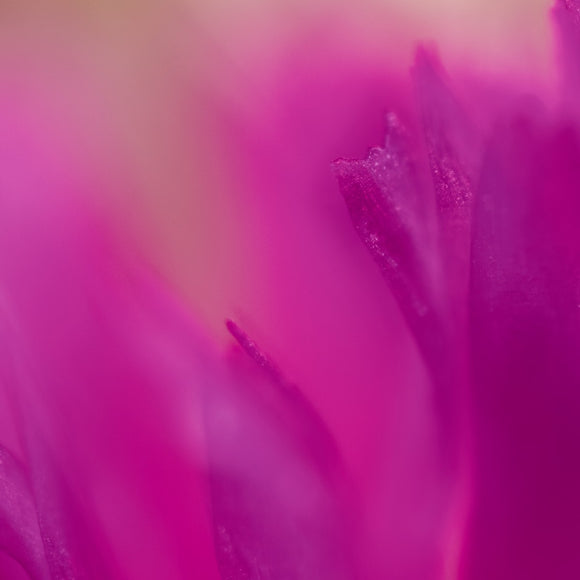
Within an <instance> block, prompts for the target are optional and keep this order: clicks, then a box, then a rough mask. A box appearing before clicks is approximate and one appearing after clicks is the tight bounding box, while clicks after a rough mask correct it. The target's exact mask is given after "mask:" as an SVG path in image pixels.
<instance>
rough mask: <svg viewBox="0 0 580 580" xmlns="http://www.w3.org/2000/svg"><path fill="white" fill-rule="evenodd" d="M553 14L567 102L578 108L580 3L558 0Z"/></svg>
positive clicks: (576, 0) (579, 89)
mask: <svg viewBox="0 0 580 580" xmlns="http://www.w3.org/2000/svg"><path fill="white" fill-rule="evenodd" d="M553 16H554V20H555V23H556V26H557V32H558V35H557V40H558V43H559V49H560V59H561V65H562V71H561V72H562V88H563V91H564V95H563V96H564V99H565V101H566V104H567V105H568V106H570V107H572V108H576V109H578V99H577V96H578V94H579V91H580V3H579V2H578V0H556V3H555V5H554V9H553Z"/></svg>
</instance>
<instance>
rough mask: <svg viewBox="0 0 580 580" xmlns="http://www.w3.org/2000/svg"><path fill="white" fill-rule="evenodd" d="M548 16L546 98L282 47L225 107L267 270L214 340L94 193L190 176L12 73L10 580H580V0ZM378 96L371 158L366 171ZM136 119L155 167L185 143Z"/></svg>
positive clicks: (252, 239)
mask: <svg viewBox="0 0 580 580" xmlns="http://www.w3.org/2000/svg"><path fill="white" fill-rule="evenodd" d="M554 14H555V21H556V23H557V25H558V29H557V30H558V38H559V41H560V62H561V63H562V69H563V74H562V78H563V82H562V86H561V88H560V89H558V90H559V93H558V96H557V98H553V97H552V96H549V95H550V94H551V92H550V87H545V86H543V85H541V84H539V83H538V86H536V87H535V88H536V89H537V91H536V92H537V93H538V94H539V95H540V96H532V97H530V96H522V95H520V92H521V91H520V87H519V85H518V83H517V82H513V83H509V84H508V83H505V82H504V83H499V82H495V81H492V80H486V79H483V80H482V79H480V80H477V81H474V80H473V77H471V79H470V78H466V77H462V78H448V76H447V74H446V73H445V71H444V70H443V67H442V65H441V64H440V63H439V61H438V58H437V57H436V56H435V55H434V53H433V51H432V50H427V49H419V50H418V52H417V55H416V59H415V64H414V66H413V69H412V71H411V79H412V82H411V85H410V86H409V85H408V84H407V82H406V81H405V78H404V75H401V74H400V73H395V72H393V73H392V74H391V75H388V74H387V72H388V69H387V67H386V65H385V62H384V59H383V58H382V57H381V56H380V55H377V54H376V53H374V52H372V51H371V53H370V54H362V52H361V53H359V52H357V50H356V49H352V47H348V46H347V47H344V46H343V44H342V42H340V41H341V40H342V39H343V38H342V33H340V32H339V33H338V37H339V38H338V42H337V39H336V38H334V37H333V35H332V33H328V36H326V37H321V35H320V31H315V32H314V33H313V34H312V35H308V34H306V35H305V36H304V37H302V38H300V39H299V42H296V44H291V45H290V48H289V49H288V51H287V53H285V52H284V51H281V55H282V56H281V55H278V56H277V57H276V58H273V59H272V62H273V64H272V62H270V63H269V62H268V61H267V59H266V58H265V59H264V62H262V63H261V64H262V66H263V69H260V70H259V72H257V73H256V75H255V77H253V78H251V79H247V78H246V79H244V80H245V81H246V84H245V85H244V84H243V83H241V90H245V88H246V87H247V86H251V87H252V91H251V92H252V99H251V100H250V101H248V102H246V101H244V99H243V98H241V99H240V100H239V101H238V100H236V101H235V103H234V102H232V101H231V100H230V98H231V97H230V93H229V90H228V91H225V92H223V93H219V91H218V94H217V96H216V95H212V97H213V98H212V99H210V100H211V103H210V104H208V105H207V111H208V112H211V113H212V119H213V121H212V124H211V126H212V127H213V129H214V130H215V133H216V135H217V137H216V141H217V142H219V143H220V146H219V147H221V152H222V154H223V155H224V157H225V158H227V159H228V168H229V172H230V177H231V181H227V183H228V184H229V185H231V187H232V191H231V192H230V196H231V197H230V198H229V199H230V200H231V203H232V204H237V207H239V208H241V209H240V221H242V222H243V223H241V224H238V225H237V228H238V229H236V230H235V232H236V234H239V233H244V232H245V233H246V234H247V239H246V240H245V241H244V242H243V245H244V248H246V249H249V250H253V251H249V253H248V255H247V256H245V259H246V260H247V263H245V264H244V268H247V270H248V272H250V273H251V275H252V276H253V275H255V276H256V277H257V280H256V281H254V280H253V279H252V280H251V281H248V280H246V279H244V277H243V276H242V275H241V274H243V273H244V268H240V269H239V270H238V272H240V276H239V278H240V279H239V284H240V286H241V287H243V289H242V290H240V291H239V293H237V291H230V294H227V295H228V296H229V298H228V299H227V300H226V299H225V298H224V297H223V296H219V297H217V298H215V301H211V300H209V299H208V301H210V302H211V306H208V307H207V308H205V309H204V304H198V305H197V307H198V312H200V311H204V310H205V312H206V317H207V312H208V311H213V310H214V309H215V307H216V304H220V303H221V304H223V303H225V302H227V301H228V300H229V301H230V302H231V307H230V310H229V311H225V312H220V316H222V318H228V317H232V318H235V319H236V320H237V321H239V322H232V321H229V320H228V322H227V323H226V325H227V329H228V330H229V333H230V335H229V337H228V338H227V344H228V353H227V354H223V353H222V352H221V351H222V349H221V347H220V346H219V340H218V338H216V337H215V336H213V335H212V333H210V332H209V331H207V328H206V327H204V325H203V323H202V320H203V318H202V316H200V315H199V313H197V314H196V315H192V313H191V311H192V310H193V309H192V307H191V304H190V302H188V300H187V299H185V298H183V295H182V294H180V293H179V292H178V291H177V290H176V289H175V278H173V279H172V281H171V275H170V269H169V268H168V269H166V270H163V269H162V268H160V267H159V261H157V264H156V265H157V267H152V266H151V263H152V262H153V263H155V262H156V260H155V258H152V257H151V255H149V256H148V257H147V254H148V252H151V245H153V246H154V245H155V244H154V243H151V245H147V244H143V243H141V244H138V243H136V242H135V238H137V239H141V240H142V239H143V238H147V235H143V233H142V232H141V231H140V227H142V226H143V223H145V222H146V221H147V220H146V219H144V220H143V223H142V222H140V221H139V220H136V221H137V222H138V223H137V226H136V227H135V223H134V222H133V221H132V219H131V218H130V217H127V215H126V214H125V213H123V211H121V210H122V208H124V207H126V206H125V205H124V204H123V203H121V204H120V205H114V206H113V207H115V210H116V211H112V210H111V207H112V206H111V203H112V202H111V201H110V200H109V199H107V195H110V194H111V190H113V191H116V190H117V189H123V188H124V187H126V188H127V189H129V190H131V189H132V188H138V187H139V185H141V186H143V182H144V181H146V180H143V181H140V180H139V179H138V178H136V175H137V177H140V176H141V172H143V174H144V175H147V176H149V177H151V179H152V180H153V181H154V182H155V183H157V182H156V181H155V179H158V180H159V182H161V183H167V187H168V189H169V190H171V191H178V192H181V191H182V189H181V188H185V189H187V186H188V185H189V184H190V181H188V179H189V177H188V173H187V171H186V169H184V167H183V166H182V165H181V164H180V163H179V159H178V160H177V161H176V160H175V159H174V156H172V155H170V156H169V157H171V159H170V161H167V162H166V163H167V165H164V163H165V162H162V161H158V160H157V158H156V157H155V156H154V155H153V156H151V157H148V156H147V155H145V154H143V157H140V156H139V153H136V152H135V151H132V153H134V154H135V158H133V157H131V156H130V155H129V154H127V158H125V157H123V156H122V157H121V160H122V161H127V167H125V166H124V165H123V164H122V163H120V164H119V165H117V164H116V163H113V161H114V160H116V157H115V155H111V156H110V157H109V156H108V155H107V151H108V148H109V147H113V151H114V152H115V153H119V152H122V151H123V148H122V147H119V149H117V148H116V147H117V143H116V140H115V139H112V138H111V137H110V135H108V134H107V133H106V131H103V130H102V129H101V127H100V126H99V123H95V122H94V121H93V120H91V119H84V118H83V123H84V124H83V123H81V126H82V127H83V129H84V130H86V132H85V131H78V130H77V129H78V127H77V125H75V122H74V115H71V116H69V115H68V114H63V111H67V112H68V110H67V106H66V103H65V104H64V106H63V104H62V103H60V102H58V104H57V105H55V104H54V103H52V101H50V99H49V98H48V97H47V99H46V103H45V100H44V99H37V98H36V96H35V93H34V91H31V89H30V87H31V86H32V87H34V86H36V85H35V84H34V82H32V84H31V85H30V86H29V83H30V80H29V79H27V78H26V75H23V76H20V73H19V72H18V71H17V72H16V73H15V72H14V71H13V70H12V69H10V73H11V74H13V75H14V76H9V75H8V78H9V80H10V82H7V83H6V86H7V91H6V93H5V94H3V95H2V101H1V103H0V134H1V135H2V139H1V142H0V169H1V185H0V249H1V250H0V337H1V338H2V340H1V342H0V344H1V345H2V349H1V351H0V353H1V359H0V360H1V361H2V364H1V365H0V372H1V375H0V377H1V379H2V388H1V389H0V396H1V401H2V405H1V406H0V407H1V408H0V413H1V415H0V416H1V417H2V421H1V422H0V444H1V447H0V548H1V549H2V552H1V555H0V576H2V577H6V578H15V579H19V578H25V577H30V578H34V579H35V580H36V579H42V580H45V579H46V580H54V579H61V578H62V579H77V578H95V579H103V578H111V579H117V578H118V579H123V578H127V579H129V578H139V579H148V578H151V579H159V578H176V579H178V578H202V579H204V580H205V579H208V580H211V579H216V580H217V579H218V578H222V580H238V579H239V580H258V579H263V578H267V579H271V580H298V579H319V578H333V579H338V580H353V579H355V578H361V579H362V578H364V579H377V580H379V579H383V578H405V579H409V580H414V579H417V580H419V579H420V580H425V579H433V580H439V579H441V580H447V579H450V578H458V579H465V580H467V579H476V578H482V579H488V578H493V579H496V578H497V579H502V578H506V579H508V578H509V579H513V578H526V579H534V578H559V579H560V578H570V579H573V578H577V577H578V576H579V575H580V557H579V555H578V549H577V544H578V541H579V540H580V499H578V493H577V490H578V488H579V487H580V468H579V467H578V465H577V463H576V461H575V457H576V456H577V455H578V453H579V451H580V449H579V448H580V432H579V430H580V427H579V425H580V423H579V422H578V417H579V414H580V409H579V405H580V397H579V395H578V393H577V392H576V389H577V386H578V384H579V382H580V367H579V366H578V363H577V356H576V352H577V350H578V347H579V346H580V332H579V329H580V320H579V315H580V309H579V307H580V294H579V291H578V288H579V286H578V275H579V274H580V264H579V259H580V258H579V257H580V247H579V241H580V236H579V235H578V233H577V222H578V218H579V217H580V214H579V210H580V202H579V201H577V197H578V192H579V191H580V133H579V130H580V127H579V111H578V104H577V100H578V98H579V97H580V86H579V82H578V78H577V77H578V70H580V6H579V5H578V4H577V3H576V2H575V0H559V1H558V2H557V5H556V7H555V11H554ZM83 46H84V45H83ZM313 46H315V47H316V50H312V47H313ZM87 50H89V49H87ZM89 52H90V50H89ZM179 54H180V55H181V54H182V53H181V52H180V53H179ZM285 54H287V56H284V55H285ZM137 61H139V59H137ZM336 63H339V65H338V66H337V64H336ZM270 67H271V68H270ZM162 68H163V67H162ZM80 70H81V71H82V72H83V74H82V75H81V76H82V78H83V79H85V80H86V81H87V82H88V83H89V85H90V87H95V88H102V84H100V82H101V81H99V79H98V78H95V77H94V76H93V75H92V73H91V71H92V70H93V69H91V68H90V67H89V72H88V73H87V71H85V69H84V68H83V67H82V66H80ZM77 72H78V71H77ZM62 74H63V75H64V78H65V79H68V78H69V77H68V76H67V74H66V73H65V72H62ZM184 74H185V73H184ZM32 76H33V77H34V74H33V75H32ZM120 76H122V75H120ZM185 77H186V78H188V77H187V75H186V74H185ZM72 78H78V77H77V76H76V75H75V74H73V75H72ZM164 78H165V77H164ZM176 78H178V79H180V80H179V81H176V80H175V78H174V77H173V76H171V75H168V77H167V79H168V80H173V81H175V83H176V85H177V86H182V85H181V84H180V82H181V81H182V80H183V79H181V77H179V75H177V73H176ZM61 82H62V84H63V86H67V85H66V83H65V82H64V81H61ZM51 83H52V81H50V82H48V81H47V86H49V87H51V88H54V86H56V87H57V89H61V85H60V84H59V83H58V82H56V83H55V84H54V85H53V84H51ZM91 83H94V84H91ZM143 83H144V85H143V86H147V87H149V88H151V87H152V86H155V83H149V82H146V81H143ZM105 85H106V83H105ZM171 86H173V85H171ZM183 86H187V87H188V89H189V88H191V87H189V85H187V83H184V84H183ZM182 88H183V87H182ZM228 89H229V88H228ZM68 90H69V89H63V91H64V94H65V95H68V94H69V93H68V92H67V91H68ZM75 90H78V91H79V94H81V95H82V96H79V97H78V98H79V100H80V102H83V103H84V102H86V99H87V96H86V94H85V93H84V92H83V91H85V90H86V93H87V94H91V95H93V92H95V93H98V91H92V90H90V89H75ZM57 92H58V91H57ZM73 92H74V91H73ZM552 92H554V91H552ZM167 93H171V90H170V89H167ZM177 93H178V91H176V94H177ZM59 94H60V93H59ZM75 94H76V93H75ZM31 95H32V96H31ZM546 95H548V96H546ZM77 96H78V95H77ZM52 98H55V97H54V96H53V97H52ZM162 100H163V99H161V101H162ZM56 101H58V98H57V99H56ZM146 102H148V101H146ZM179 102H180V99H179V98H175V101H174V103H175V106H176V107H177V111H178V112H183V113H184V118H185V120H189V118H186V115H185V111H186V110H187V108H186V107H185V108H184V109H180V108H179V105H178V103H179ZM100 106H103V109H100V108H99V107H100ZM234 107H235V109H234ZM385 109H386V110H387V114H386V117H385V130H386V131H385V132H386V136H385V137H384V140H383V141H382V143H383V145H382V146H380V147H374V148H372V149H370V150H369V151H368V154H367V156H366V157H364V158H362V159H356V160H350V159H348V157H360V152H361V151H363V150H364V149H365V148H366V147H368V145H370V144H372V143H376V142H379V139H380V132H381V130H382V129H381V126H380V118H381V116H382V113H383V112H384V111H385ZM95 110H96V111H97V112H98V113H99V114H98V119H99V120H100V119H101V118H103V119H104V117H103V116H101V115H102V113H103V111H106V110H107V109H106V107H105V106H104V105H103V104H102V103H101V102H100V101H98V99H97V101H96V104H95ZM143 110H144V111H145V112H144V113H143V115H144V117H145V121H143V119H142V118H141V117H140V116H139V115H138V114H136V113H135V116H134V117H131V118H132V119H134V120H135V122H136V123H137V125H138V126H139V128H140V130H141V131H142V133H141V134H142V135H148V136H149V139H150V140H151V143H153V144H151V143H150V141H149V140H147V139H145V141H146V142H147V144H150V145H151V147H152V151H154V152H156V153H159V154H161V153H163V152H164V151H165V146H166V145H167V143H171V144H172V146H174V147H173V148H172V147H170V146H169V145H167V146H168V147H169V149H170V151H171V152H172V153H174V154H175V155H177V156H178V154H182V155H184V158H186V157H187V156H186V155H185V153H183V151H182V150H181V148H180V147H179V146H177V145H176V143H177V144H179V145H180V146H183V148H184V149H185V150H187V151H189V149H188V147H189V141H188V140H187V137H185V136H184V132H182V130H181V127H179V128H176V127H175V126H174V125H173V123H172V122H169V121H167V119H165V120H166V121H167V123H168V126H169V128H166V127H165V126H163V127H164V128H163V129H161V128H159V127H158V126H157V124H156V123H155V122H152V126H149V122H148V119H149V116H148V113H149V114H151V115H152V112H153V111H156V112H158V110H159V109H157V108H156V107H153V106H152V108H151V109H147V107H146V106H145V105H143ZM55 111H57V112H56V113H55ZM177 116H178V117H179V115H177ZM179 118H180V117H179ZM141 121H143V125H140V124H139V123H140V122H141ZM161 125H163V123H161ZM120 134H121V136H122V137H127V136H126V135H124V134H123V133H122V132H121V133H120ZM87 136H88V137H87ZM152 136H155V137H159V136H163V137H164V138H166V139H167V140H166V141H163V143H164V145H163V146H159V148H156V140H155V139H154V138H152ZM83 137H84V138H86V139H87V142H88V143H89V144H90V146H86V144H85V145H83V144H82V143H83V142H82V138H83ZM220 139H221V140H220ZM129 142H131V140H130V139H129V138H127V142H126V144H127V143H129ZM79 143H80V144H81V145H79ZM77 147H79V149H77ZM208 147H209V145H208ZM219 147H217V146H216V149H218V148H219ZM136 150H137V151H139V148H137V149H136ZM192 150H193V147H192ZM230 153H235V155H231V157H232V159H231V160H230V159H229V158H230V155H229V154H230ZM337 157H339V159H338V160H337V161H335V162H334V164H333V165H332V169H331V168H329V165H330V161H331V160H332V158H337ZM129 159H130V160H131V162H130V163H129ZM147 159H150V160H151V163H152V165H153V167H149V166H148V164H147V163H144V160H147ZM119 166H120V167H119ZM103 167H106V169H107V170H110V171H112V176H111V175H109V174H108V173H107V171H105V170H103ZM172 170H175V174H176V175H174V174H173V173H174V172H173V171H172ZM333 173H334V176H333V175H332V174H333ZM163 177H165V178H166V179H167V181H164V179H163ZM337 182H338V187H337ZM171 188H175V189H171ZM338 190H339V191H340V193H341V194H342V199H341V196H340V195H339V192H338ZM105 194H107V195H105ZM168 195H170V194H168ZM174 195H175V197H176V198H179V195H178V194H174ZM137 207H138V206H137ZM112 216H115V219H112ZM349 217H350V221H351V222H352V224H350V223H349ZM352 225H354V229H353V228H352ZM129 226H131V227H133V228H134V229H131V227H129ZM145 229H146V228H145ZM152 230H154V228H152ZM136 231H137V232H138V233H137V234H136V233H135V232H136ZM146 233H150V232H146ZM140 235H141V237H140ZM357 236H358V237H357ZM232 239H233V240H234V241H235V242H237V238H236V236H232ZM361 241H362V242H363V243H362V244H361V243H360V242H361ZM365 246H366V247H365ZM208 254H209V251H208ZM204 263H205V264H211V260H209V259H207V261H206V262H204ZM216 267H217V266H216ZM205 273H206V272H205V271H204V272H202V277H203V276H204V275H205ZM207 276H208V277H209V276H211V273H210V272H209V270H208V272H207ZM247 277H248V278H250V277H251V276H250V275H249V274H248V276H247ZM381 277H382V278H383V279H381ZM199 280H200V282H199V284H200V285H201V286H203V284H204V283H205V281H203V280H201V278H200V279H199ZM237 281H238V280H236V282H237ZM385 281H386V285H385V283H384V282H385ZM204 288H205V286H204ZM236 290H237V289H236ZM224 293H226V291H225V290H224ZM194 295H195V296H196V297H197V298H198V300H200V296H202V295H205V292H204V291H201V290H200V292H199V293H198V294H196V293H194ZM232 297H235V299H232ZM242 298H246V300H242ZM224 335H225V332H224ZM254 336H255V337H256V341H257V342H260V343H262V344H264V345H266V347H265V348H264V350H262V347H260V346H258V344H257V342H255V341H254ZM222 338H223V337H222Z"/></svg>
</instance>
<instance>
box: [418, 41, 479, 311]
mask: <svg viewBox="0 0 580 580" xmlns="http://www.w3.org/2000/svg"><path fill="white" fill-rule="evenodd" d="M413 78H414V83H415V90H416V93H417V97H418V101H419V105H420V110H421V118H422V125H423V133H424V136H425V142H426V146H427V154H428V157H429V164H430V168H431V176H432V179H433V186H434V189H435V199H436V203H437V209H438V217H439V231H440V240H441V251H442V254H443V256H442V259H443V263H444V266H445V271H446V276H445V278H446V282H447V288H448V293H449V299H450V301H451V305H450V308H449V316H453V317H456V316H457V315H459V314H461V315H463V314H464V312H463V310H464V309H463V306H464V305H465V303H466V296H467V290H468V288H467V286H468V280H469V248H470V226H471V205H472V201H473V186H472V183H473V181H474V176H475V175H476V171H477V170H478V169H479V167H478V161H479V159H478V157H479V155H480V150H479V149H480V148H479V147H478V144H477V135H476V131H475V128H474V127H473V125H472V123H471V122H470V120H469V118H468V116H467V113H466V112H465V111H464V110H463V109H462V107H461V106H460V104H459V102H458V101H457V99H456V98H455V96H454V94H453V93H452V91H451V89H450V88H449V86H448V84H447V82H446V79H445V76H444V71H443V70H442V68H441V65H440V64H439V62H438V61H437V59H436V57H435V56H433V55H431V54H430V53H428V52H427V51H426V50H425V49H420V50H419V51H418V53H417V57H416V62H415V66H414V69H413Z"/></svg>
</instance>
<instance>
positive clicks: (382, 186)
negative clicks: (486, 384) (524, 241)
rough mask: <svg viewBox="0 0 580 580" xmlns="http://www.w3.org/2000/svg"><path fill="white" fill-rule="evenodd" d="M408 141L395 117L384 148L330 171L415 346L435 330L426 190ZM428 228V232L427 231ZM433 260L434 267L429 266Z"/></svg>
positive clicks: (432, 251) (430, 340) (431, 336)
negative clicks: (405, 320)
mask: <svg viewBox="0 0 580 580" xmlns="http://www.w3.org/2000/svg"><path fill="white" fill-rule="evenodd" d="M410 149H411V147H410V144H409V141H408V137H407V135H406V133H405V131H404V129H403V128H402V127H401V125H400V123H399V120H398V119H397V117H396V116H395V115H394V114H390V115H389V117H388V128H387V136H386V142H385V146H384V147H383V148H381V147H375V148H374V149H371V150H370V151H369V154H368V157H367V158H366V159H364V160H360V161H347V160H338V161H336V162H335V164H334V172H335V174H336V176H337V179H338V184H339V187H340V191H341V193H342V195H343V197H344V199H345V201H346V205H347V208H348V210H349V212H350V216H351V219H352V222H353V224H354V227H355V229H356V231H357V233H358V234H359V236H360V238H361V239H362V241H363V242H364V244H365V245H366V246H367V248H368V249H369V251H370V252H371V255H372V256H373V258H374V260H375V262H376V263H377V264H378V266H379V267H380V269H381V271H382V273H383V275H384V277H385V278H386V280H387V282H388V283H389V286H390V288H391V290H392V292H393V294H394V295H395V297H396V298H397V301H398V302H399V306H400V307H401V310H402V311H403V313H404V314H405V316H406V318H407V320H408V322H409V324H410V326H411V327H412V328H413V330H414V332H415V334H416V337H417V340H418V341H419V344H420V345H421V346H422V347H423V348H424V349H425V350H428V348H427V346H426V345H427V344H432V343H433V342H434V341H435V335H436V334H437V332H438V331H439V327H438V322H437V320H436V318H437V316H438V314H439V313H438V312H437V307H438V296H437V284H436V275H435V272H434V268H436V267H437V263H436V261H435V260H433V258H434V257H436V256H437V253H436V251H437V249H436V248H434V247H433V243H432V242H433V238H430V234H433V225H434V222H433V220H432V219H429V217H428V216H429V201H430V200H429V195H428V194H426V191H427V192H429V193H430V190H429V189H428V188H426V187H425V186H424V184H423V183H421V181H420V179H419V177H418V176H419V175H420V173H419V172H418V171H417V167H416V163H415V160H414V159H413V156H412V155H411V151H410ZM430 230H431V231H430ZM434 262H435V263H434Z"/></svg>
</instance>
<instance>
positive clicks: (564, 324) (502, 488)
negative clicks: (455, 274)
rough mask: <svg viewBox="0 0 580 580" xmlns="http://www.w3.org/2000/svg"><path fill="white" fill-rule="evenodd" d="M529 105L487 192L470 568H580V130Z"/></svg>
mask: <svg viewBox="0 0 580 580" xmlns="http://www.w3.org/2000/svg"><path fill="white" fill-rule="evenodd" d="M536 109H537V107H536V106H527V105H526V106H524V105H522V106H521V107H520V109H519V110H518V111H517V112H516V113H515V114H514V115H513V116H510V117H509V118H508V119H507V121H506V122H505V123H503V124H502V125H501V126H500V127H499V128H498V129H497V130H496V133H495V136H494V139H493V141H492V143H491V145H490V148H489V151H488V154H487V157H486V160H485V163H484V168H483V174H482V179H481V183H480V187H479V190H478V195H477V198H476V205H475V209H474V223H473V252H472V260H473V266H472V274H471V276H472V280H471V292H472V302H471V325H472V328H471V333H472V360H473V378H474V392H473V399H474V400H473V414H474V420H475V437H476V441H475V460H476V465H477V470H476V473H475V498H474V506H475V512H474V515H473V519H472V524H471V525H472V530H471V535H470V549H469V550H468V555H467V557H466V566H467V568H468V573H467V577H469V578H482V579H483V578H497V579H504V578H505V579H508V578H514V577H519V578H530V579H535V578H538V579H539V578H546V577H557V578H570V579H571V578H576V577H578V575H579V574H580V557H579V555H578V549H577V541H578V537H579V534H580V496H579V495H578V489H579V487H580V469H579V467H578V462H577V461H576V460H575V458H576V457H578V455H579V454H580V427H579V424H578V414H579V412H580V396H579V393H578V385H579V384H580V368H579V366H578V349H579V348H580V317H579V312H580V310H579V306H578V305H579V304H580V294H579V283H578V280H579V275H580V245H579V239H578V230H577V227H578V226H577V224H578V221H579V219H580V198H579V197H578V191H580V137H579V134H578V131H577V129H576V128H575V127H573V126H571V125H570V124H568V123H566V122H560V121H553V120H551V119H548V118H546V117H545V115H544V114H543V113H541V112H538V111H537V110H536Z"/></svg>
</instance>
